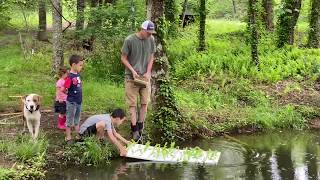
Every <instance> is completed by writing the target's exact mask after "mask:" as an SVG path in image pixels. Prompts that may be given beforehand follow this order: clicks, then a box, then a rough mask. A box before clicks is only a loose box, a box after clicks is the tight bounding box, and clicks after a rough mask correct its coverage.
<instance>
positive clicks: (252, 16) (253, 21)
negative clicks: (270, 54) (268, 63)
mask: <svg viewBox="0 0 320 180" xmlns="http://www.w3.org/2000/svg"><path fill="white" fill-rule="evenodd" d="M248 4H249V7H248V17H249V18H248V20H249V21H248V27H249V28H248V29H249V30H250V34H251V36H250V44H251V58H252V62H253V63H254V64H255V65H258V64H259V56H258V43H259V41H258V38H259V36H258V28H257V26H258V24H257V0H249V2H248Z"/></svg>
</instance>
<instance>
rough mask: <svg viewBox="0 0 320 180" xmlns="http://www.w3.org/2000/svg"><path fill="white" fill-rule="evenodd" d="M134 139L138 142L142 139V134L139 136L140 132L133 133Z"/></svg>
mask: <svg viewBox="0 0 320 180" xmlns="http://www.w3.org/2000/svg"><path fill="white" fill-rule="evenodd" d="M132 139H133V140H134V141H138V140H139V139H140V134H139V131H134V132H132Z"/></svg>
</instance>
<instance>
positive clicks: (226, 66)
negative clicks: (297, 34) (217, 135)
mask: <svg viewBox="0 0 320 180" xmlns="http://www.w3.org/2000/svg"><path fill="white" fill-rule="evenodd" d="M207 26H208V29H209V30H208V32H209V33H208V37H210V38H208V44H209V45H208V52H207V53H197V52H196V47H195V46H194V45H192V42H194V41H195V37H191V36H189V35H188V33H185V34H182V36H181V37H183V38H180V39H175V40H172V41H170V42H169V45H168V47H169V48H168V55H169V57H170V59H171V62H172V65H173V67H174V70H175V71H174V76H175V78H177V80H179V81H181V80H186V79H190V78H191V79H192V78H193V77H197V78H201V77H215V76H223V75H228V76H231V77H243V78H250V79H252V80H254V81H262V82H268V83H272V82H277V81H279V80H283V79H285V78H288V77H294V78H297V79H301V77H306V76H309V77H311V76H313V75H314V74H316V73H318V72H319V63H320V59H319V54H320V51H319V50H316V49H311V50H309V49H299V48H296V47H293V46H287V47H285V48H283V49H278V48H277V47H276V45H275V44H274V43H273V42H274V37H273V36H271V37H270V36H268V37H266V36H263V37H262V38H261V46H260V63H259V68H256V67H255V66H253V65H252V64H251V61H250V58H249V57H250V48H249V46H248V45H247V44H246V43H245V40H244V38H243V31H242V30H241V29H240V31H238V32H234V30H233V29H224V27H223V29H219V21H209V23H208V25H207ZM211 26H214V27H215V29H216V31H218V32H221V33H222V34H218V33H210V32H211V31H210V29H212V27H211ZM193 28H195V27H193ZM228 28H234V27H233V25H231V24H230V25H229V26H228ZM193 30H194V29H191V31H193ZM229 32H230V33H229ZM186 39H189V40H186ZM182 49H184V50H185V51H182Z"/></svg>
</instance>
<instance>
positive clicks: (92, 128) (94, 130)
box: [80, 124, 97, 137]
mask: <svg viewBox="0 0 320 180" xmlns="http://www.w3.org/2000/svg"><path fill="white" fill-rule="evenodd" d="M95 134H97V127H96V124H94V125H92V126H89V127H87V129H86V130H85V131H84V132H83V133H82V134H80V136H81V137H88V136H92V135H95Z"/></svg>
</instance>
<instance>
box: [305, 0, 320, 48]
mask: <svg viewBox="0 0 320 180" xmlns="http://www.w3.org/2000/svg"><path fill="white" fill-rule="evenodd" d="M309 27H310V29H309V38H308V47H310V48H319V47H320V0H312V2H311V13H310V23H309Z"/></svg>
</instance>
